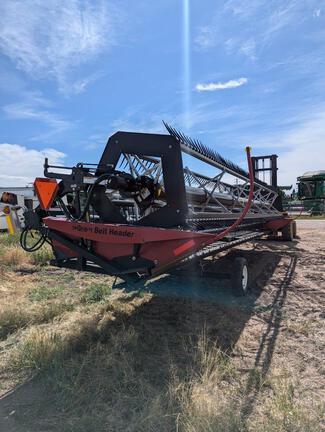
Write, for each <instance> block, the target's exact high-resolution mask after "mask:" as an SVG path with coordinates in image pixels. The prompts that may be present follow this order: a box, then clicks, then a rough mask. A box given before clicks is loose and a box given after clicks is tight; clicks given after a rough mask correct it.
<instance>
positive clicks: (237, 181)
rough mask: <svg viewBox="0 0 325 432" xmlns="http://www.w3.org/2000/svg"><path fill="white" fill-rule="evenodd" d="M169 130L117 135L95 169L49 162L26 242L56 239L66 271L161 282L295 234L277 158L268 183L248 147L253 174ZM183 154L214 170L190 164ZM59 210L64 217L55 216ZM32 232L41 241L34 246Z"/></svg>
mask: <svg viewBox="0 0 325 432" xmlns="http://www.w3.org/2000/svg"><path fill="white" fill-rule="evenodd" d="M165 126H166V128H167V130H168V132H169V134H168V135H157V134H143V133H130V132H117V133H116V134H114V135H113V136H111V137H110V138H109V140H108V143H107V145H106V148H105V150H104V152H103V154H102V157H101V159H100V161H99V163H98V164H96V165H91V164H83V163H79V164H77V165H76V166H74V167H61V166H51V165H49V164H48V161H47V160H45V165H44V175H45V178H37V179H36V180H35V189H36V192H37V194H38V197H39V201H40V206H39V207H38V208H37V209H36V210H35V211H33V212H31V211H30V212H27V213H26V214H25V219H26V228H25V230H24V231H23V233H22V237H21V244H22V246H23V247H24V248H25V249H26V250H29V251H33V250H36V249H37V248H39V247H41V245H42V244H43V243H44V242H45V241H49V242H50V243H51V244H52V247H53V251H54V255H55V261H54V263H55V264H56V265H58V266H62V267H69V268H75V269H78V270H86V271H98V272H103V273H108V274H111V275H116V276H120V277H122V278H125V279H126V278H129V277H131V276H132V277H133V276H134V277H135V278H148V277H152V276H154V275H157V274H159V273H162V272H164V271H165V270H167V269H168V268H170V267H173V266H175V265H177V264H178V263H180V262H185V261H188V260H190V259H193V258H203V257H205V256H208V255H214V254H215V253H217V252H219V251H221V250H225V249H228V248H231V247H233V246H235V245H237V244H240V243H243V242H246V241H250V240H253V239H254V238H258V237H261V236H263V235H264V234H268V233H270V232H277V231H281V230H282V231H283V232H284V233H285V234H286V235H287V237H288V227H289V228H290V229H291V227H292V220H291V219H290V218H287V217H286V216H284V215H283V213H282V212H281V210H282V208H281V202H280V201H279V197H278V193H277V188H276V184H274V182H275V178H276V166H275V165H274V163H276V157H275V156H274V155H272V156H270V157H266V156H265V157H264V159H265V158H269V159H270V161H271V165H270V167H269V168H266V169H269V170H271V171H272V184H271V185H269V184H267V183H265V182H263V181H261V180H259V179H258V178H256V176H255V174H256V173H257V172H259V171H262V169H259V168H258V160H259V158H251V155H250V149H249V148H247V149H246V153H247V163H248V172H246V171H245V170H243V169H242V168H241V167H239V166H237V165H236V164H234V163H232V162H230V161H228V160H226V159H224V158H222V157H221V156H220V155H219V154H218V153H217V152H215V151H213V150H211V149H209V148H208V147H206V146H204V145H203V144H202V143H201V142H199V141H197V140H192V139H190V138H189V137H187V136H185V135H183V134H182V133H180V132H178V131H176V130H175V129H174V128H172V127H171V126H169V125H167V124H165ZM182 153H186V154H187V155H190V156H191V157H193V158H196V159H198V160H200V161H201V163H202V162H203V163H205V164H208V165H209V170H208V171H209V172H211V171H215V172H214V174H213V175H212V176H208V175H206V174H200V173H197V172H196V171H194V170H191V169H190V168H187V167H185V168H184V167H183V158H182ZM252 159H253V160H252ZM264 159H263V160H264ZM253 162H254V163H253ZM266 169H265V170H266ZM205 171H206V170H205ZM53 206H56V207H59V208H60V211H61V214H59V215H58V214H57V215H56V216H53V215H52V214H51V208H53ZM32 230H38V231H39V232H40V233H41V236H40V237H37V240H35V242H34V243H33V244H32V245H30V239H29V242H28V241H27V239H28V238H29V237H30V233H31V232H33V231H32ZM289 234H290V232H289Z"/></svg>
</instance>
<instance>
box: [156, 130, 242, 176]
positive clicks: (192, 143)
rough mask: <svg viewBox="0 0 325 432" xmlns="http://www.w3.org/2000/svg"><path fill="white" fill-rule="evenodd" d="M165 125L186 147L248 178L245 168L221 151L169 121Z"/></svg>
mask: <svg viewBox="0 0 325 432" xmlns="http://www.w3.org/2000/svg"><path fill="white" fill-rule="evenodd" d="M164 125H165V127H166V129H167V131H168V132H169V133H170V134H171V135H172V136H174V137H175V138H177V139H178V140H179V141H181V143H182V144H184V145H185V146H186V147H188V148H190V149H191V150H194V151H196V152H198V153H200V154H201V155H203V156H205V157H206V158H208V159H211V161H213V162H217V163H218V164H220V165H222V166H224V167H225V168H228V169H230V170H231V171H234V172H236V173H238V174H240V175H242V176H244V177H246V178H248V173H247V171H245V170H244V169H242V168H241V167H240V166H238V165H236V164H234V163H233V162H231V161H229V160H227V159H225V158H223V157H222V156H221V155H220V154H219V153H217V152H216V151H214V150H213V149H210V148H209V147H207V146H205V145H204V144H202V143H201V141H199V140H198V139H194V140H193V139H192V138H190V137H188V136H186V135H185V134H183V133H182V132H179V131H177V130H176V129H174V128H173V127H172V126H170V125H169V124H168V123H166V122H164Z"/></svg>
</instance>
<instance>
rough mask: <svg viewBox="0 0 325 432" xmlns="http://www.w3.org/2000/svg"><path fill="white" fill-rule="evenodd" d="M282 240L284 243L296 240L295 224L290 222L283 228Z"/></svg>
mask: <svg viewBox="0 0 325 432" xmlns="http://www.w3.org/2000/svg"><path fill="white" fill-rule="evenodd" d="M281 232H282V240H284V241H292V240H293V239H294V227H293V223H292V222H290V223H288V225H286V226H285V227H283V228H282V230H281Z"/></svg>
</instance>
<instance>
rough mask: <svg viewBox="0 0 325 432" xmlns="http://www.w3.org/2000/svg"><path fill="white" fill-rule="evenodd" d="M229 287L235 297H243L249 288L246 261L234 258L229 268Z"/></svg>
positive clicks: (241, 258)
mask: <svg viewBox="0 0 325 432" xmlns="http://www.w3.org/2000/svg"><path fill="white" fill-rule="evenodd" d="M230 280H231V286H232V289H233V291H234V293H235V294H236V295H237V296H245V295H246V294H247V292H248V288H249V272H248V264H247V260H246V259H245V258H243V257H236V258H235V259H234V261H233V264H232V267H231V275H230Z"/></svg>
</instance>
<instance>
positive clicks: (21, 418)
mask: <svg viewBox="0 0 325 432" xmlns="http://www.w3.org/2000/svg"><path fill="white" fill-rule="evenodd" d="M297 223H298V236H299V239H297V240H295V241H294V242H292V243H287V242H282V241H275V240H274V241H264V240H261V241H256V242H254V243H250V244H248V245H246V246H245V247H242V248H237V252H238V253H240V254H241V255H244V256H245V257H246V258H247V259H248V261H249V264H250V268H251V275H252V284H251V292H250V294H249V295H248V296H247V297H245V298H238V297H235V296H234V295H233V294H232V293H231V291H230V289H229V282H228V281H227V280H218V279H216V278H213V277H211V275H208V276H207V277H204V278H203V277H201V275H200V273H199V272H198V271H197V270H195V269H192V271H185V272H184V271H183V272H173V273H172V274H170V275H166V276H163V277H160V278H157V279H156V280H154V281H151V282H150V283H148V284H147V286H146V290H148V291H149V292H150V294H144V293H141V295H139V296H138V297H133V296H132V294H130V293H127V292H126V291H127V289H126V290H125V287H123V286H118V287H117V289H116V294H114V291H113V296H114V295H116V296H118V298H119V301H120V302H123V301H124V303H125V302H127V301H128V299H130V300H129V301H130V307H129V309H127V310H120V311H119V313H115V312H114V311H113V312H112V313H113V314H114V318H113V319H112V320H108V321H107V323H106V324H105V326H104V327H103V326H102V327H101V330H100V331H101V333H100V335H99V336H98V334H97V336H96V338H97V339H96V343H97V341H98V338H99V340H100V342H101V344H107V343H108V341H111V339H110V338H111V337H112V335H115V336H114V337H120V338H121V339H122V338H123V332H125V331H126V330H128V329H130V328H132V331H133V332H135V334H136V335H137V344H138V346H140V347H141V353H139V352H138V350H137V348H134V358H135V359H136V361H138V363H137V364H136V367H135V368H134V370H135V371H137V374H139V376H140V375H141V377H142V378H141V379H147V381H148V382H150V385H151V387H150V388H154V389H155V390H154V391H155V392H156V393H155V394H159V392H164V391H165V389H166V385H167V384H168V382H169V381H170V379H171V374H170V364H171V362H172V363H173V365H174V367H175V368H177V370H180V371H182V369H183V370H186V367H187V365H188V363H189V362H191V361H192V353H190V352H188V351H186V349H185V348H184V340H197V339H198V338H199V336H200V335H201V334H202V331H204V332H206V333H207V335H208V337H209V340H213V341H214V342H215V343H216V344H217V345H218V347H220V349H221V350H222V351H223V352H225V353H227V355H229V356H231V358H232V361H233V364H235V365H236V367H237V370H238V371H239V373H240V374H242V375H245V374H248V372H249V371H252V370H258V371H259V374H260V375H259V379H260V380H261V382H262V381H263V382H264V381H266V379H267V377H268V376H269V375H270V374H272V376H273V377H274V376H275V377H281V376H286V375H287V374H289V375H290V377H291V379H292V382H294V383H295V387H294V393H295V397H296V398H297V399H300V400H302V401H303V404H304V406H305V407H307V409H308V410H312V409H314V406H315V404H319V403H321V401H324V400H325V358H324V357H325V355H324V353H325V350H324V348H325V346H324V345H325V326H324V318H325V221H321V220H320V221H304V220H299V221H297ZM58 271H61V270H58ZM45 276H46V275H44V277H45ZM15 277H18V278H21V283H28V278H31V277H33V275H28V274H27V275H26V274H24V273H19V272H17V273H16V276H15ZM58 277H59V273H58ZM80 277H81V278H82V276H80ZM71 289H72V290H73V286H71ZM123 289H124V291H123ZM121 290H122V291H121ZM0 295H1V292H0ZM123 296H125V300H123V298H124V297H123ZM0 301H1V297H0ZM131 306H132V307H131ZM100 313H101V312H99V315H100ZM105 313H107V309H106V310H105ZM102 318H103V316H102V315H101V316H98V317H97V318H96V319H97V321H96V322H97V323H98V322H102V321H100V320H102ZM9 343H10V339H9V341H8V340H7V341H2V342H1V344H0V356H1V355H5V352H6V350H8V349H9V348H8V344H9ZM93 343H94V342H93V341H90V342H89V344H88V345H87V347H86V348H85V351H86V352H88V351H89V350H91V346H92V344H93ZM6 344H7V345H6ZM105 349H106V348H105ZM107 349H108V348H107ZM80 351H81V352H80ZM74 355H75V356H79V357H82V356H84V355H85V354H84V352H83V351H82V350H79V352H76V354H74ZM48 373H50V372H48ZM92 373H93V372H91V373H90V374H92ZM0 376H1V379H2V383H1V385H0V390H2V397H1V399H0V431H1V432H2V431H3V432H20V431H24V432H28V431H35V432H36V431H39V432H41V431H42V432H45V431H59V430H60V431H63V430H67V431H68V430H69V431H79V430H80V431H81V430H83V431H87V430H89V431H92V430H94V431H95V430H96V431H97V430H107V431H120V430H121V431H122V430H124V431H131V430H132V431H137V430H148V431H149V430H152V431H157V432H158V431H173V430H175V431H176V430H177V428H176V426H175V428H171V427H170V424H169V426H163V423H160V424H161V427H159V426H152V427H150V428H149V427H148V428H147V429H146V428H145V427H144V428H143V427H141V428H140V426H139V427H137V426H136V425H135V426H134V425H133V426H132V427H130V422H132V421H133V420H132V419H130V417H128V415H129V414H128V402H127V401H129V399H128V398H130V397H131V396H130V395H129V394H127V391H128V392H130V389H128V390H127V391H126V390H125V394H124V396H123V397H122V396H120V395H119V396H118V398H121V400H122V399H123V398H124V399H123V400H124V401H126V402H125V403H124V407H123V410H122V408H120V406H122V405H114V404H115V403H117V402H116V400H114V398H113V401H112V400H111V399H110V397H109V396H107V399H105V401H107V402H106V403H112V404H113V406H114V407H115V410H119V409H121V410H122V411H121V412H117V413H116V415H117V416H118V417H119V421H118V422H117V420H116V421H115V420H114V421H113V420H112V423H111V424H112V425H113V426H111V427H110V426H109V424H110V423H109V420H107V422H108V423H107V424H106V426H105V429H100V428H97V427H94V428H92V426H82V427H81V426H80V425H79V423H78V422H77V420H76V422H75V423H73V422H72V423H69V427H68V426H67V422H66V417H65V416H66V415H67V412H68V414H69V413H71V412H74V411H73V410H75V409H76V408H73V407H72V408H71V411H69V410H67V409H62V407H61V408H57V405H56V403H57V402H56V401H57V398H56V396H55V395H54V393H55V392H57V390H56V389H55V386H54V387H53V393H52V392H51V391H50V390H49V387H48V386H47V387H46V386H44V383H43V381H42V379H43V378H42V379H40V378H39V377H35V378H33V379H31V380H30V381H28V382H27V383H22V385H19V386H18V387H17V388H16V389H14V390H13V391H9V392H8V390H10V387H11V386H12V385H13V383H16V381H15V380H10V374H7V373H6V371H2V372H0ZM90 376H92V375H90ZM245 382H246V384H245V389H244V391H243V393H244V396H243V398H242V406H241V412H242V413H243V415H245V418H250V416H256V415H258V410H260V409H261V406H263V404H264V403H265V404H266V402H264V401H266V400H267V397H268V396H267V395H268V393H267V390H265V388H264V387H263V389H262V387H261V390H259V389H258V387H256V385H255V384H254V385H253V383H252V380H251V379H249V378H248V379H247V380H246V381H245ZM86 385H87V386H89V391H92V387H91V383H90V382H88V383H87V384H86ZM139 385H140V384H139V381H137V377H134V386H135V389H133V390H134V392H135V396H134V398H136V397H137V396H136V395H137V394H138V392H140V389H139ZM137 386H138V387H137ZM133 390H132V391H133ZM123 391H124V390H121V392H122V393H123ZM116 397H117V396H115V399H116ZM148 397H150V396H148ZM101 400H102V399H101ZM144 400H145V399H144ZM132 401H133V399H132ZM85 409H87V408H85ZM92 409H93V408H92ZM94 409H95V408H94ZM91 412H93V411H91ZM69 415H70V414H69ZM76 415H77V416H78V415H79V414H76ZM80 415H81V414H80ZM91 415H93V414H90V416H91ZM110 415H112V414H110ZM62 419H63V420H62ZM114 422H115V423H114ZM64 425H65V426H64ZM78 425H79V426H78ZM114 425H116V426H114ZM323 426H324V425H322V424H321V420H320V422H319V425H318V428H317V429H316V428H314V429H313V427H311V428H310V429H308V430H309V431H313V430H315V431H316V430H322V427H323ZM184 430H185V429H184ZM188 430H189V429H188ZM193 430H194V429H193ZM202 430H204V429H202ZM206 430H208V429H206ZM209 430H210V429H209ZM211 430H212V429H211ZM236 430H237V429H236ZM238 430H240V429H238ZM247 430H248V429H247ZM249 430H251V429H249ZM252 430H264V429H262V428H261V429H259V428H258V427H257V428H255V429H252ZM265 430H266V429H265ZM273 430H278V429H277V428H276V427H275V428H274V429H273ZM279 430H280V429H279ZM282 430H289V429H285V428H284V429H281V431H282ZM291 430H292V431H294V430H298V429H290V431H291ZM300 430H302V429H299V431H300ZM306 430H307V429H306ZM324 430H325V429H324Z"/></svg>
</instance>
